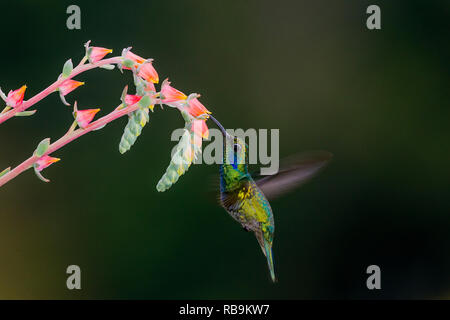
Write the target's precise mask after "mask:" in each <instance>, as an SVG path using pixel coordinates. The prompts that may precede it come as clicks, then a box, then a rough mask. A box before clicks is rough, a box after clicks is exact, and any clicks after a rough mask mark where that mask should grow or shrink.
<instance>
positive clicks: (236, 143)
mask: <svg viewBox="0 0 450 320" xmlns="http://www.w3.org/2000/svg"><path fill="white" fill-rule="evenodd" d="M210 118H211V120H213V121H214V122H215V123H216V125H217V126H218V127H219V129H220V131H222V135H223V137H224V144H223V167H224V168H225V169H227V171H228V172H232V171H235V172H234V174H237V173H239V174H247V173H248V171H247V164H248V152H247V151H248V146H247V144H246V143H245V142H244V141H243V140H242V139H240V138H238V137H234V136H232V135H230V134H229V133H228V132H227V131H226V130H225V128H224V127H223V126H222V125H221V124H220V123H219V122H218V121H217V120H216V119H215V118H214V117H212V116H210ZM236 171H237V172H236Z"/></svg>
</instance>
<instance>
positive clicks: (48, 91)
mask: <svg viewBox="0 0 450 320" xmlns="http://www.w3.org/2000/svg"><path fill="white" fill-rule="evenodd" d="M121 60H122V57H120V56H117V57H113V58H108V59H103V60H100V61H97V62H95V63H88V64H81V63H80V65H78V66H77V67H76V68H74V69H73V70H72V73H71V74H70V76H69V77H67V78H61V79H58V80H57V81H55V82H54V83H53V84H51V85H50V86H49V87H47V88H46V89H44V90H43V91H41V92H40V93H38V94H37V95H35V96H34V97H32V98H30V99H29V100H27V101H24V102H23V103H22V104H21V105H20V106H18V107H17V108H13V109H12V110H9V111H8V112H5V113H0V124H1V123H3V122H5V121H6V120H8V119H10V118H12V117H14V116H15V115H16V114H17V113H19V112H22V111H24V110H26V109H28V108H29V107H31V106H32V105H34V104H35V103H37V102H39V101H41V100H42V99H44V98H45V97H47V96H48V95H49V94H51V93H52V92H54V91H55V90H56V89H58V87H59V86H60V85H61V84H62V83H63V82H64V81H66V80H67V79H71V78H73V77H75V76H77V75H79V74H80V73H83V72H85V71H88V70H91V69H95V68H98V67H100V66H103V65H106V64H116V63H120V62H121ZM82 61H83V60H82Z"/></svg>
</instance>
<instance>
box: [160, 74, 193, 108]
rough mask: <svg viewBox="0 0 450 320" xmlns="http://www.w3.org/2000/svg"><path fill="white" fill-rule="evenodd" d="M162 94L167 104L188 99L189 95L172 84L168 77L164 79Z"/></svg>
mask: <svg viewBox="0 0 450 320" xmlns="http://www.w3.org/2000/svg"><path fill="white" fill-rule="evenodd" d="M161 94H162V95H163V98H164V99H163V101H162V102H163V103H166V104H168V103H171V102H177V101H180V100H186V99H187V96H186V95H185V94H184V93H183V92H181V91H179V90H177V89H175V88H174V87H172V86H171V85H170V81H169V80H168V79H166V80H164V81H163V83H162V85H161Z"/></svg>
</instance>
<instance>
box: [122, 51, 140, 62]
mask: <svg viewBox="0 0 450 320" xmlns="http://www.w3.org/2000/svg"><path fill="white" fill-rule="evenodd" d="M125 58H127V59H130V60H133V61H134V62H136V63H139V64H141V63H144V62H145V59H144V58H142V57H140V56H138V55H137V54H134V53H133V52H131V51H128V52H127V54H126V55H125Z"/></svg>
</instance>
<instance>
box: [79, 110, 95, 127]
mask: <svg viewBox="0 0 450 320" xmlns="http://www.w3.org/2000/svg"><path fill="white" fill-rule="evenodd" d="M99 111H100V109H86V110H77V111H76V112H75V114H76V115H75V117H76V118H75V120H76V121H77V123H78V125H79V126H80V128H83V129H84V128H86V127H87V126H88V124H89V123H91V121H92V119H94V117H95V115H96V114H97V112H99Z"/></svg>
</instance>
